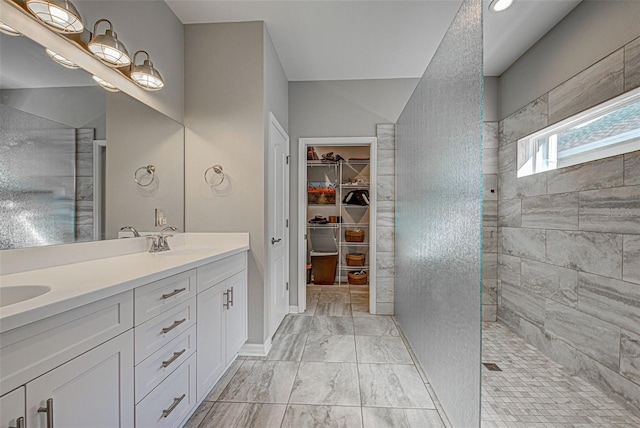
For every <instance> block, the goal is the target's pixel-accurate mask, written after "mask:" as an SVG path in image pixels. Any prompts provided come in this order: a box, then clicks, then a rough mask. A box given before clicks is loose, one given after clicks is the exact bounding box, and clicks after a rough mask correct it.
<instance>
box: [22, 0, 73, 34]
mask: <svg viewBox="0 0 640 428" xmlns="http://www.w3.org/2000/svg"><path fill="white" fill-rule="evenodd" d="M27 9H29V12H31V13H32V14H33V15H34V16H35V17H36V18H38V19H39V20H40V21H42V22H43V23H44V24H46V25H48V26H49V27H51V28H52V29H53V30H55V31H57V32H59V33H66V34H75V33H82V31H83V30H84V24H83V23H82V17H81V16H80V12H78V9H76V7H75V6H74V5H73V4H72V3H71V2H70V1H69V0H27Z"/></svg>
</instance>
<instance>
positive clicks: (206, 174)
mask: <svg viewBox="0 0 640 428" xmlns="http://www.w3.org/2000/svg"><path fill="white" fill-rule="evenodd" d="M209 171H213V172H214V173H215V174H216V177H217V178H215V179H214V177H211V178H209V175H210V174H209ZM204 181H206V182H207V184H208V185H209V186H211V187H218V186H219V185H221V184H222V183H223V182H224V172H222V165H214V166H211V167H209V168H207V170H206V171H205V172H204Z"/></svg>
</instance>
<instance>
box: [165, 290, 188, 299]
mask: <svg viewBox="0 0 640 428" xmlns="http://www.w3.org/2000/svg"><path fill="white" fill-rule="evenodd" d="M186 289H187V288H186V287H183V288H178V289H177V290H173V291H172V292H171V293H167V294H163V295H162V298H163V299H168V298H169V297H173V296H175V295H176V294H180V293H182V292H183V291H185V290H186Z"/></svg>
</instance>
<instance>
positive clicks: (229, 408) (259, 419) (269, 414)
mask: <svg viewBox="0 0 640 428" xmlns="http://www.w3.org/2000/svg"><path fill="white" fill-rule="evenodd" d="M286 408H287V406H286V405H285V404H257V403H215V404H214V405H213V408H212V409H211V411H210V412H209V414H208V415H207V417H206V418H205V420H204V421H203V422H202V424H201V425H200V428H247V427H251V428H272V427H279V426H280V424H281V423H282V419H283V417H284V412H285V410H286Z"/></svg>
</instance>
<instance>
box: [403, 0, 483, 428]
mask: <svg viewBox="0 0 640 428" xmlns="http://www.w3.org/2000/svg"><path fill="white" fill-rule="evenodd" d="M481 25H482V9H481V2H480V1H479V0H466V1H465V2H464V3H463V4H462V6H461V8H460V10H459V12H458V15H457V16H456V18H455V19H454V21H453V23H452V24H451V27H450V28H449V30H448V32H447V34H446V35H445V37H444V39H443V40H442V43H441V45H440V47H439V48H438V51H437V53H436V55H435V56H434V58H433V59H432V61H431V63H430V64H429V66H428V68H427V70H426V72H425V74H424V76H423V77H422V79H421V80H420V82H419V84H418V87H417V88H416V91H415V92H414V94H413V95H412V97H411V99H410V100H409V103H408V104H407V106H406V107H405V110H404V111H403V113H402V115H401V116H400V118H399V120H398V124H397V146H396V159H397V161H396V162H397V165H396V166H397V167H396V172H397V183H396V189H397V205H396V207H397V219H396V227H397V229H396V236H397V238H396V316H397V319H398V321H399V322H400V324H401V326H402V328H403V330H404V332H405V333H406V335H407V337H408V339H409V341H410V343H411V346H412V347H413V349H414V350H415V352H416V355H417V356H418V359H419V360H420V363H421V364H422V366H423V368H424V369H425V371H426V373H427V376H428V377H429V379H430V381H431V383H432V385H433V388H434V390H435V392H436V394H437V396H438V398H439V399H440V401H441V403H442V405H443V407H444V409H445V411H446V413H447V415H448V416H449V419H450V421H451V423H452V424H453V426H460V427H463V426H464V427H471V426H478V425H479V423H480V351H481V349H480V339H481V334H480V304H481V296H480V288H481V257H480V256H481V223H482V221H481V219H482V218H481V206H482V184H483V183H482V131H483V129H482V128H483V124H482V27H481Z"/></svg>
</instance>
